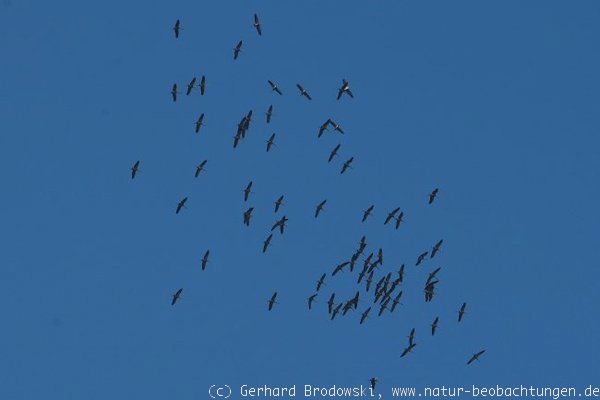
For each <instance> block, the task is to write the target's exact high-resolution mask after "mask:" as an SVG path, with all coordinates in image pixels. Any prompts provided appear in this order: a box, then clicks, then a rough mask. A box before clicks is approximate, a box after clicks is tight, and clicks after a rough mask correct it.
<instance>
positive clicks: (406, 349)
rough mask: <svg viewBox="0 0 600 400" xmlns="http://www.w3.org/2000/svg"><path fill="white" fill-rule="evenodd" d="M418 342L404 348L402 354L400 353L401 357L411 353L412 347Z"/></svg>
mask: <svg viewBox="0 0 600 400" xmlns="http://www.w3.org/2000/svg"><path fill="white" fill-rule="evenodd" d="M416 345H417V344H416V343H411V344H410V345H409V346H408V347H407V348H405V349H404V351H403V352H402V354H401V355H400V357H404V356H405V355H407V354H408V353H410V352H411V351H412V349H414V348H415V346H416Z"/></svg>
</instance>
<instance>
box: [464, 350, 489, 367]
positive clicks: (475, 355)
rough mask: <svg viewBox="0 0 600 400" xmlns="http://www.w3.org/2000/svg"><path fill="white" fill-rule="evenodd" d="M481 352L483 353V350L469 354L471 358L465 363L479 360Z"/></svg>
mask: <svg viewBox="0 0 600 400" xmlns="http://www.w3.org/2000/svg"><path fill="white" fill-rule="evenodd" d="M483 353H485V350H481V351H478V352H477V353H475V354H473V355H472V356H471V358H470V359H469V361H467V365H469V364H471V363H472V362H473V361H477V360H479V357H481V355H482V354H483Z"/></svg>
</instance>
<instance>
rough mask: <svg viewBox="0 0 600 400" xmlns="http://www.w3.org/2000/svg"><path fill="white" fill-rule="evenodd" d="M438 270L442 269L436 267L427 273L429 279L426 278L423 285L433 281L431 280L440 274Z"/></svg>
mask: <svg viewBox="0 0 600 400" xmlns="http://www.w3.org/2000/svg"><path fill="white" fill-rule="evenodd" d="M440 269H442V267H437V268H436V269H434V270H433V271H431V272H430V273H429V277H428V278H427V282H426V283H425V285H428V284H429V283H430V282H431V281H432V280H433V278H435V276H436V275H437V273H438V272H440Z"/></svg>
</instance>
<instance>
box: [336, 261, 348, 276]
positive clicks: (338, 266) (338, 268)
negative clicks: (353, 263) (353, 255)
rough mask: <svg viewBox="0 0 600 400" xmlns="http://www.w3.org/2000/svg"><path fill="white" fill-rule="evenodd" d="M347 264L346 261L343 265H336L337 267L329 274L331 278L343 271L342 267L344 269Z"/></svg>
mask: <svg viewBox="0 0 600 400" xmlns="http://www.w3.org/2000/svg"><path fill="white" fill-rule="evenodd" d="M348 264H350V263H349V262H348V261H346V262H343V263H341V264H338V265H337V266H336V267H335V268H334V270H333V272H332V273H331V276H335V274H337V273H338V272H342V271H343V270H344V267H345V266H346V265H348Z"/></svg>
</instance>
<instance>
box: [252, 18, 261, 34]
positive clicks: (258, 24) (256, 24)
mask: <svg viewBox="0 0 600 400" xmlns="http://www.w3.org/2000/svg"><path fill="white" fill-rule="evenodd" d="M253 25H254V27H255V28H256V32H258V36H261V35H262V27H261V25H260V21H259V19H258V15H256V14H254V24H253Z"/></svg>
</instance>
